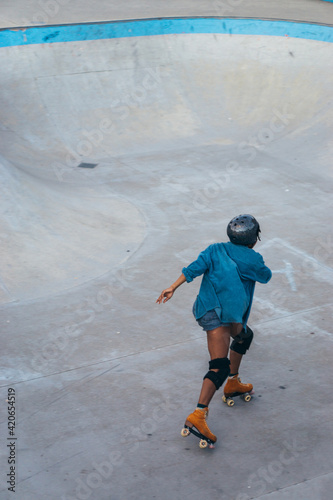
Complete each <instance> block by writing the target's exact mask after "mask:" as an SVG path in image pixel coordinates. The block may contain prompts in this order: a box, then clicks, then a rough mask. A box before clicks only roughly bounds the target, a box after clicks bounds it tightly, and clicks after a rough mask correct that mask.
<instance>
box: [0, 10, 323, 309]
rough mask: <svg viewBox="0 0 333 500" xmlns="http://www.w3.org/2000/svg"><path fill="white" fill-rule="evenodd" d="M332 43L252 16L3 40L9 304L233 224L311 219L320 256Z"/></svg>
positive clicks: (24, 34)
mask: <svg viewBox="0 0 333 500" xmlns="http://www.w3.org/2000/svg"><path fill="white" fill-rule="evenodd" d="M330 42H332V29H331V28H330V27H329V26H321V25H312V24H305V23H299V24H298V23H293V22H282V21H281V22H279V21H274V22H269V21H258V20H249V19H247V20H244V19H212V18H210V19H164V20H145V21H137V22H135V21H133V22H114V23H102V24H84V25H70V26H51V27H34V28H25V29H17V30H2V31H0V47H1V48H0V58H1V59H0V60H1V66H2V68H3V70H2V71H1V76H0V78H1V97H0V106H1V129H0V148H1V155H2V156H1V164H0V169H1V191H2V194H1V201H0V213H1V229H0V239H1V248H2V252H1V253H2V258H1V268H0V272H1V288H0V291H1V293H0V300H1V301H2V302H11V301H18V300H29V299H34V298H38V297H41V296H45V295H48V294H54V293H60V292H61V291H63V290H65V289H70V288H72V287H75V286H77V285H80V284H82V283H84V282H87V281H89V280H91V279H94V278H96V277H98V276H101V275H103V274H105V273H109V272H114V271H115V270H116V269H119V268H120V267H121V266H122V265H123V263H124V262H125V261H126V260H127V259H128V258H131V257H132V256H133V253H134V252H135V251H137V250H138V249H141V251H142V255H145V252H146V255H147V258H148V259H149V253H150V252H155V251H158V249H159V247H160V246H161V245H163V244H166V242H167V237H168V236H167V235H169V233H170V232H172V230H173V228H178V229H179V230H180V231H181V230H182V229H183V230H184V231H185V232H186V230H195V228H196V227H197V226H198V224H200V225H201V224H205V223H207V221H210V223H213V222H212V221H213V220H214V218H215V217H216V216H219V217H220V219H221V217H222V219H223V214H225V218H226V221H227V219H228V217H229V215H234V212H235V213H236V212H237V213H238V212H242V211H246V212H249V211H253V212H254V213H256V214H257V215H258V216H259V217H261V219H262V220H263V222H264V223H265V219H266V220H268V219H271V218H272V217H274V218H275V219H278V220H280V221H281V222H277V226H279V224H281V230H282V228H283V225H285V220H286V218H287V219H288V221H289V223H290V224H291V226H294V227H299V224H300V221H304V220H306V221H308V222H307V224H308V229H307V236H306V237H305V236H304V240H303V241H301V242H300V245H301V246H302V248H303V249H306V250H311V249H310V248H308V247H307V245H308V243H309V241H310V239H311V238H312V237H313V238H316V237H317V235H318V234H320V232H321V230H322V229H324V225H325V222H324V217H325V214H326V210H327V201H328V196H329V194H328V193H329V189H330V183H331V181H332V170H331V166H330V158H331V157H332V143H331V142H330V137H331V131H330V127H331V126H332V121H333V120H332V118H333V117H332V108H331V89H332V80H333V71H332V69H333V68H332V66H333V57H332V44H331V43H330ZM82 164H83V165H82ZM290 186H293V188H294V189H291V187H290ZM290 191H292V193H290V195H288V194H286V193H287V192H290ZM287 196H289V198H286V197H287ZM180 200H181V201H180ZM226 207H228V210H227V211H226V210H225V209H226ZM291 226H290V227H291ZM276 229H277V230H278V229H279V227H277V228H276ZM145 245H146V246H145Z"/></svg>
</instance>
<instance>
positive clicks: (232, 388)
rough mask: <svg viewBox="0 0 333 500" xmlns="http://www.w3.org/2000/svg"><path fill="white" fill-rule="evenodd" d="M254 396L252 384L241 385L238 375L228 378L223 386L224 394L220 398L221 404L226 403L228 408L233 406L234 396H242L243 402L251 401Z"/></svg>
mask: <svg viewBox="0 0 333 500" xmlns="http://www.w3.org/2000/svg"><path fill="white" fill-rule="evenodd" d="M253 394H254V390H253V385H252V384H242V382H241V379H240V378H239V376H238V373H237V374H236V375H234V376H233V377H229V378H228V380H227V383H226V384H225V386H224V394H223V396H222V401H223V403H227V405H228V406H234V404H235V401H234V399H233V398H235V397H236V396H242V398H243V399H244V401H246V402H248V401H251V399H252V395H253Z"/></svg>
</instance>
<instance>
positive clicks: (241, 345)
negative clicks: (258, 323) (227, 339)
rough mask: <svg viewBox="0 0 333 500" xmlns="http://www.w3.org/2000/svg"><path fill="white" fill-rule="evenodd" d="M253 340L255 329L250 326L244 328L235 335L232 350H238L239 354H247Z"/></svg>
mask: <svg viewBox="0 0 333 500" xmlns="http://www.w3.org/2000/svg"><path fill="white" fill-rule="evenodd" d="M252 340H253V331H252V330H251V328H250V327H249V326H247V327H246V328H243V330H242V331H241V332H240V333H239V334H238V335H237V336H236V337H234V340H233V342H232V344H231V346H230V349H231V351H235V352H238V354H246V351H248V350H249V349H250V345H251V343H252Z"/></svg>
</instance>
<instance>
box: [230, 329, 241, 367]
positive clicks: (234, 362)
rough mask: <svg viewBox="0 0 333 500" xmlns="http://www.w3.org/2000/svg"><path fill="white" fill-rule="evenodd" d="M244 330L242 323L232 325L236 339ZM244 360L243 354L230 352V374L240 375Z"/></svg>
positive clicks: (232, 333)
mask: <svg viewBox="0 0 333 500" xmlns="http://www.w3.org/2000/svg"><path fill="white" fill-rule="evenodd" d="M242 328H243V326H242V324H241V323H233V324H232V325H231V336H232V337H235V336H236V335H238V334H239V333H240V332H241V331H242ZM242 358H243V354H239V353H238V352H235V351H230V373H238V371H239V366H240V364H241V361H242Z"/></svg>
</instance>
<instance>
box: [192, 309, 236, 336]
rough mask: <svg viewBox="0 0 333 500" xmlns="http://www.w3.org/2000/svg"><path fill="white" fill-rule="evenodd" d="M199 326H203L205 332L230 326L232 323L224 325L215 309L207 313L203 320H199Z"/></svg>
mask: <svg viewBox="0 0 333 500" xmlns="http://www.w3.org/2000/svg"><path fill="white" fill-rule="evenodd" d="M197 322H198V324H199V325H200V326H201V328H202V329H203V330H205V332H207V331H209V330H214V328H218V327H219V326H229V325H230V323H222V321H221V320H220V318H219V317H218V315H217V314H216V311H215V309H212V310H211V311H207V312H206V314H204V315H203V316H202V317H201V318H199V319H197Z"/></svg>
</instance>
